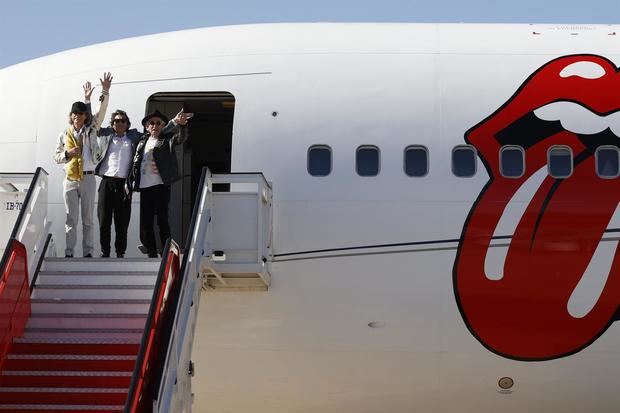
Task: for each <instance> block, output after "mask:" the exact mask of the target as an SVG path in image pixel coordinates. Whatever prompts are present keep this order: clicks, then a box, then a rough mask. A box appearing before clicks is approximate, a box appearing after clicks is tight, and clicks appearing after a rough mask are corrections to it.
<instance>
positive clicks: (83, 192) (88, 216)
mask: <svg viewBox="0 0 620 413" xmlns="http://www.w3.org/2000/svg"><path fill="white" fill-rule="evenodd" d="M62 186H63V191H64V198H65V213H66V214H67V219H66V221H65V235H66V239H67V247H66V249H65V255H71V256H73V255H74V250H75V244H76V243H77V232H76V229H77V225H78V218H79V215H80V209H81V212H82V255H84V256H86V255H87V254H91V255H92V253H93V251H94V248H93V243H94V229H95V223H94V222H93V215H94V211H95V191H96V188H97V182H96V179H95V175H92V174H90V175H84V179H82V180H81V181H70V180H68V179H66V178H65V180H64V181H63V185H62ZM80 207H81V208H80Z"/></svg>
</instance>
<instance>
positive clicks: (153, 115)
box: [142, 110, 168, 127]
mask: <svg viewBox="0 0 620 413" xmlns="http://www.w3.org/2000/svg"><path fill="white" fill-rule="evenodd" d="M151 118H159V119H161V120H163V121H164V123H168V118H167V117H166V115H164V114H163V113H161V112H160V111H158V110H156V111H155V112H151V113H149V114H148V115H146V116H145V117H144V119H142V126H144V127H146V123H147V122H148V121H149V119H151Z"/></svg>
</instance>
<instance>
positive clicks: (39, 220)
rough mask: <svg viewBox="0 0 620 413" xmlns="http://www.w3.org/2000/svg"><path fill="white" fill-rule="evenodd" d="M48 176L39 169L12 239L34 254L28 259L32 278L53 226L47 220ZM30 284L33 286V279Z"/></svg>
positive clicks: (18, 217)
mask: <svg viewBox="0 0 620 413" xmlns="http://www.w3.org/2000/svg"><path fill="white" fill-rule="evenodd" d="M48 175H49V174H48V173H47V171H46V170H45V169H43V168H42V167H40V166H39V167H37V169H36V171H35V173H34V175H33V176H32V180H31V181H30V186H29V187H28V192H27V193H26V197H25V198H24V203H23V205H22V207H21V209H20V211H19V215H18V216H17V221H15V225H14V226H13V231H12V232H11V237H10V238H14V239H16V240H18V241H19V242H21V243H22V244H24V246H25V247H26V250H27V251H31V252H32V254H31V256H30V257H29V259H28V270H29V271H28V273H29V274H30V277H34V276H35V273H36V267H37V265H38V263H39V261H40V260H41V258H42V256H43V254H44V253H45V250H46V248H45V245H46V243H47V241H48V234H49V232H50V228H51V224H52V223H51V222H50V221H48V219H47V191H48V188H47V177H48ZM9 242H10V240H9ZM7 245H8V244H7ZM29 282H30V283H31V284H32V278H31V279H30V280H29Z"/></svg>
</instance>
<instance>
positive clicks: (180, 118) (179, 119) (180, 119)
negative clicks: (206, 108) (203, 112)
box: [173, 109, 194, 126]
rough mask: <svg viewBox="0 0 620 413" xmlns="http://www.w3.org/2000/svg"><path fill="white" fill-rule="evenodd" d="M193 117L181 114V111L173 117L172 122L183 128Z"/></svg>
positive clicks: (187, 113)
mask: <svg viewBox="0 0 620 413" xmlns="http://www.w3.org/2000/svg"><path fill="white" fill-rule="evenodd" d="M193 116H194V114H193V113H190V112H183V109H181V111H180V112H179V113H177V115H176V116H175V117H174V119H173V120H174V122H175V123H176V124H177V125H181V126H185V125H187V121H188V120H190V119H191V118H192V117H193Z"/></svg>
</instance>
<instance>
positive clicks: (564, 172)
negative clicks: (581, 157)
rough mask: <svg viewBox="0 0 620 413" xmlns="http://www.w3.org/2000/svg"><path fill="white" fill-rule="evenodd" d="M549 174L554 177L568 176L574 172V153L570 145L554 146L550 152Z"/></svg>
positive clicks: (548, 159) (548, 160)
mask: <svg viewBox="0 0 620 413" xmlns="http://www.w3.org/2000/svg"><path fill="white" fill-rule="evenodd" d="M547 156H548V158H547V162H548V168H549V175H551V176H552V177H554V178H568V177H569V176H571V174H572V173H573V154H572V152H571V150H570V148H569V147H566V146H554V147H552V148H551V149H549V153H548V155H547Z"/></svg>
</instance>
